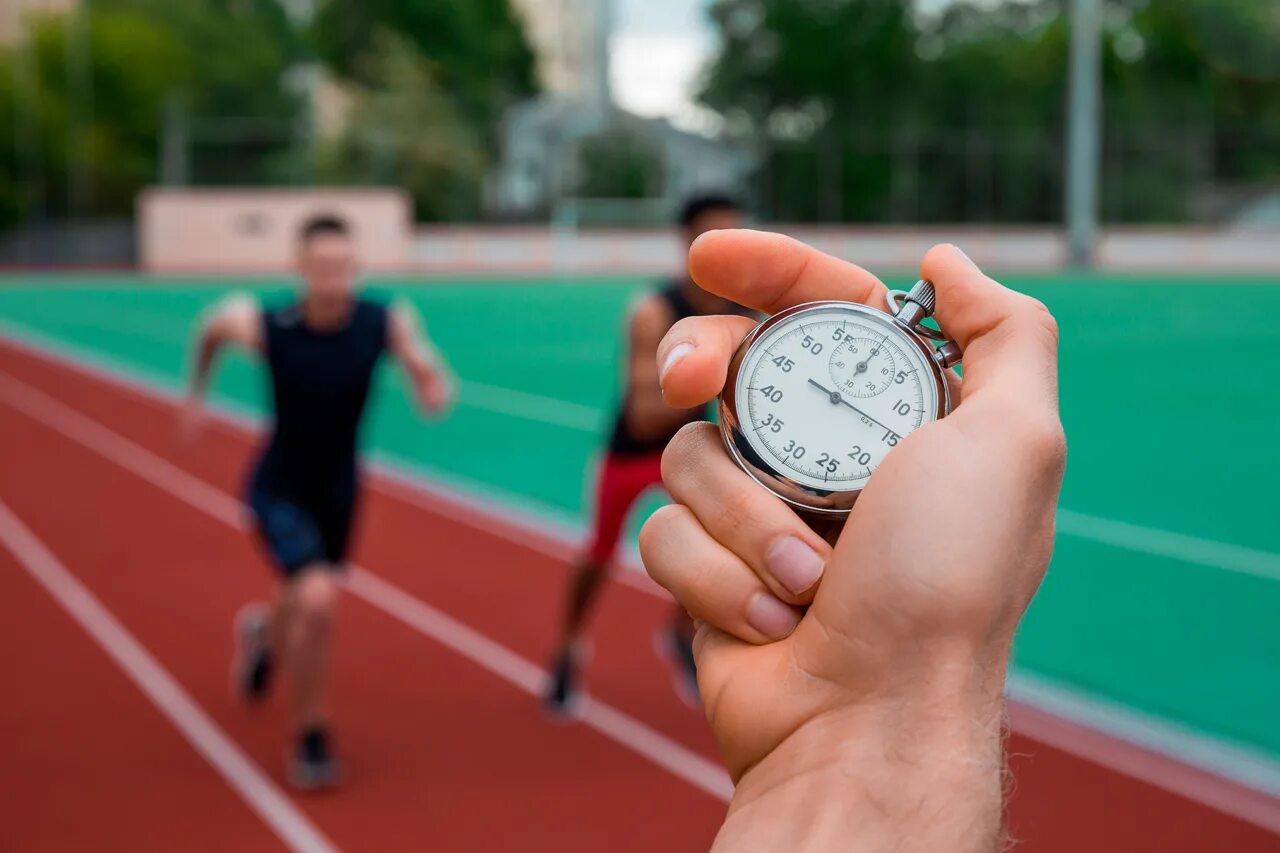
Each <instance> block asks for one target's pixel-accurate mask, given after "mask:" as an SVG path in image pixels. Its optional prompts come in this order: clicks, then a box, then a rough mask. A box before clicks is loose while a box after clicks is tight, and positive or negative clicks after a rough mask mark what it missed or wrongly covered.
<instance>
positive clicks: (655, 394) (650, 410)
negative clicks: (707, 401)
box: [625, 297, 689, 441]
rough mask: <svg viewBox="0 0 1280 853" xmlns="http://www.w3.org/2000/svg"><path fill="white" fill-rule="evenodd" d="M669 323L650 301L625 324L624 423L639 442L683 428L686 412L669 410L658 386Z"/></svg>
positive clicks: (668, 318) (657, 304) (656, 301)
mask: <svg viewBox="0 0 1280 853" xmlns="http://www.w3.org/2000/svg"><path fill="white" fill-rule="evenodd" d="M670 325H671V319H670V317H668V316H667V315H666V311H665V310H664V309H663V306H662V304H661V303H660V302H659V301H658V300H657V299H655V298H653V297H649V298H647V299H645V300H644V301H643V302H640V303H638V304H637V305H636V307H635V308H634V309H633V310H632V312H631V318H630V320H629V321H628V326H627V328H628V352H627V361H626V364H627V397H626V403H625V405H626V415H625V417H626V419H627V426H628V427H629V428H630V429H631V433H632V435H634V436H635V437H636V438H638V439H640V440H641V441H646V440H649V439H653V438H659V437H661V436H663V435H666V434H669V433H670V432H672V431H673V430H675V429H678V428H680V427H681V426H684V424H685V422H686V421H687V420H688V411H689V410H687V409H672V408H671V407H670V406H668V405H667V402H666V400H664V399H663V397H662V388H661V386H660V385H659V383H658V363H657V362H658V344H659V343H661V342H662V338H663V336H664V335H666V333H667V329H668V328H669V326H670Z"/></svg>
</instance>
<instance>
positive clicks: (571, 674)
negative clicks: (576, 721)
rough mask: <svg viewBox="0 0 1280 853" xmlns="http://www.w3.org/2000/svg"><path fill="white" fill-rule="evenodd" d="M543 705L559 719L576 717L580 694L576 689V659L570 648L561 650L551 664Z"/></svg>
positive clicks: (580, 703)
mask: <svg viewBox="0 0 1280 853" xmlns="http://www.w3.org/2000/svg"><path fill="white" fill-rule="evenodd" d="M542 702H543V705H544V706H545V707H546V709H547V711H549V712H550V713H551V714H552V716H555V717H557V718H560V719H569V718H573V717H577V716H578V715H579V712H580V711H581V709H582V694H581V692H580V691H579V689H578V661H577V659H576V655H575V654H574V651H573V650H572V649H569V650H567V651H564V652H561V653H560V656H559V657H557V658H556V659H555V661H554V662H553V663H552V665H551V677H550V678H549V679H548V681H547V692H546V694H545V695H544V696H543V697H542Z"/></svg>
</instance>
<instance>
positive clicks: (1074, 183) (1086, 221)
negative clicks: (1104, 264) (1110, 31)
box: [1066, 0, 1102, 269]
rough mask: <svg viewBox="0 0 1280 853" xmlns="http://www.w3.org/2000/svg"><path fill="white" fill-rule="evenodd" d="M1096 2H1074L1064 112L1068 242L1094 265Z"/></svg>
mask: <svg viewBox="0 0 1280 853" xmlns="http://www.w3.org/2000/svg"><path fill="white" fill-rule="evenodd" d="M1101 72H1102V9H1101V0H1073V2H1072V10H1071V73H1070V87H1071V88H1070V93H1069V102H1068V110H1067V174H1066V180H1067V186H1066V207H1067V209H1066V216H1067V241H1068V244H1069V246H1070V253H1071V264H1072V265H1073V266H1076V267H1081V268H1086V269H1087V268H1089V267H1092V266H1093V261H1094V250H1095V246H1096V244H1097V239H1098V189H1099V182H1100V177H1101V176H1100V165H1099V161H1100V159H1101V155H1102V104H1101V101H1102V81H1101V76H1102V73H1101Z"/></svg>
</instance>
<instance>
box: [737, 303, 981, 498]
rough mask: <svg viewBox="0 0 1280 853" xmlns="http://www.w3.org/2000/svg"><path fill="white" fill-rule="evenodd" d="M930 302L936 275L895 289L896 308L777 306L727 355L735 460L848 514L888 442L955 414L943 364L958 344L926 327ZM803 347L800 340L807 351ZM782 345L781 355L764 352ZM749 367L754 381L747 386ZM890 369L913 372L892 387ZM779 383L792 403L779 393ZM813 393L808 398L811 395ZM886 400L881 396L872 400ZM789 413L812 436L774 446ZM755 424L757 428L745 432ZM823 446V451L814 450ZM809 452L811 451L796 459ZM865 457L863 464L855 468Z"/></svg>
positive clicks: (896, 374) (759, 477) (956, 353)
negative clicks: (778, 308)
mask: <svg viewBox="0 0 1280 853" xmlns="http://www.w3.org/2000/svg"><path fill="white" fill-rule="evenodd" d="M934 302H935V294H934V289H933V285H932V283H930V282H928V281H921V282H918V283H917V284H916V285H915V287H913V288H912V289H911V291H910V292H909V293H904V292H902V291H890V292H889V294H888V295H887V297H886V303H887V307H888V309H889V313H886V312H884V311H880V310H877V309H875V308H872V307H869V306H866V305H862V304H859V303H853V302H840V301H823V302H809V303H805V304H803V305H796V306H794V307H792V308H788V309H786V310H785V311H781V312H779V313H777V314H775V315H773V316H772V317H769V318H768V319H766V320H765V321H764V322H762V323H761V324H760V325H758V326H757V327H756V328H755V329H753V330H752V331H751V332H750V334H748V335H747V336H746V338H744V339H743V341H742V343H741V344H740V345H739V347H738V349H737V352H736V353H735V354H734V357H733V359H732V360H731V361H730V363H729V371H728V376H727V378H726V382H725V386H724V390H723V392H722V393H721V395H720V401H719V419H720V433H721V436H722V437H723V438H724V442H725V445H726V446H727V447H728V449H729V453H730V454H731V455H732V456H733V458H734V460H735V461H736V462H737V463H738V465H739V466H741V468H742V469H743V470H744V471H745V472H746V473H747V474H749V475H750V476H751V477H752V478H753V479H754V480H755V481H756V482H758V483H759V484H760V485H761V486H763V487H764V488H766V489H768V490H769V491H771V492H773V493H774V494H775V495H777V496H778V497H779V498H781V499H782V500H784V501H786V502H787V503H788V504H790V505H791V506H793V507H795V508H797V509H799V510H803V511H805V512H806V513H811V514H815V515H818V516H824V517H828V518H836V517H842V516H845V515H848V513H849V511H850V510H851V509H852V508H853V505H854V503H855V502H856V501H857V499H858V496H859V495H860V494H861V493H862V490H863V489H864V488H865V487H866V483H867V481H868V480H869V479H870V477H871V475H872V474H873V473H874V471H875V469H876V468H878V467H879V464H881V463H882V462H883V457H884V456H885V455H887V453H889V452H891V449H892V447H896V446H897V443H898V441H899V440H900V439H901V438H903V437H905V436H906V435H907V434H909V433H910V432H912V431H914V430H915V429H917V428H919V427H920V426H923V425H924V424H925V423H927V422H929V421H932V420H936V419H937V418H941V417H945V416H946V415H947V414H949V413H950V412H951V406H952V400H951V390H950V387H949V385H948V383H947V380H946V375H945V374H946V371H947V370H948V369H949V368H950V367H952V366H954V365H955V364H957V363H958V362H959V361H960V350H959V347H957V346H956V344H955V343H954V342H952V341H949V340H947V339H946V338H945V337H943V336H942V335H941V334H940V333H939V332H937V331H936V330H934V329H932V328H930V327H929V326H924V325H922V322H923V321H924V320H925V319H926V318H927V317H929V316H931V315H932V314H933V309H934ZM806 324H808V325H806ZM797 330H798V331H797ZM841 330H844V332H843V335H842V331H841ZM882 335H883V337H881V336H882ZM801 336H802V340H801ZM876 339H879V340H878V341H877V340H876ZM788 340H790V341H793V342H792V343H791V344H789V345H787V346H790V353H791V354H792V355H794V356H795V358H788V357H786V356H787V352H788V351H787V350H786V349H784V348H783V347H784V345H783V344H781V343H780V342H781V341H788ZM797 346H803V348H804V349H803V353H804V354H803V355H801V354H800V351H798V350H796V347H797ZM815 351H817V352H816V353H815V354H814V355H812V356H811V355H810V353H814V352H815ZM775 352H781V353H782V354H781V355H779V356H778V357H776V358H768V356H772V355H773V354H774V353H775ZM820 355H821V356H825V358H823V357H820ZM766 360H767V361H768V362H769V364H765V361H766ZM774 365H777V367H774ZM868 365H870V368H869V367H868ZM900 368H901V369H900ZM793 369H794V371H793ZM782 370H785V371H786V373H787V376H785V377H784V375H783V373H782V372H781V371H782ZM744 371H746V372H744ZM771 376H773V377H777V380H776V383H777V384H776V387H775V384H773V383H774V381H775V380H769V381H770V384H767V385H764V387H763V388H762V387H760V383H762V382H764V381H766V380H768V377H771ZM753 377H754V381H755V382H756V384H755V385H751V384H750V383H751V381H752V379H753ZM761 377H764V378H761ZM784 379H785V383H787V384H784V382H783V380H784ZM895 379H896V380H897V381H898V382H899V383H904V379H909V382H905V383H904V384H900V385H898V386H895V385H893V384H892V383H893V382H894V380H895ZM810 386H811V387H810ZM784 388H785V390H786V394H785V397H786V400H787V401H788V402H784V395H783V393H782V392H783V389H784ZM889 389H894V391H891V390H889ZM898 389H908V390H907V391H903V392H902V393H899V394H898V399H896V400H895V404H894V406H892V407H890V408H888V409H886V405H887V400H889V399H891V398H893V396H894V393H895V391H897V390H898ZM810 391H812V396H806V395H808V394H809V392H810ZM760 392H764V393H763V395H762V396H761V394H760ZM753 394H754V395H755V399H757V400H759V399H763V401H764V402H763V407H762V406H760V405H756V404H754V403H753V402H752V400H749V399H746V398H747V397H749V396H751V395H753ZM884 395H888V396H884ZM880 398H883V400H884V401H886V402H876V400H877V399H880ZM791 401H798V402H791ZM827 403H830V406H828V405H827ZM815 407H816V408H815ZM899 407H900V408H899ZM765 410H768V414H767V415H764V414H763V412H764V411H765ZM900 415H901V416H902V417H899V416H900ZM815 419H817V420H822V421H824V422H823V424H822V425H821V426H822V429H818V428H817V427H815V426H814V420H815ZM825 419H829V420H825ZM784 420H787V421H788V422H789V423H790V424H791V426H789V427H788V430H794V429H795V426H794V425H795V423H796V422H797V421H801V422H802V423H804V424H806V425H807V426H806V428H805V429H807V433H805V431H804V430H802V434H799V435H798V437H799V438H801V439H802V444H809V445H811V446H810V447H808V448H806V447H805V446H799V447H798V449H795V448H797V442H796V440H795V437H793V438H792V440H790V441H788V442H787V443H786V445H782V444H781V441H779V442H778V443H777V445H776V446H775V445H774V444H770V443H769V438H777V439H785V438H787V437H788V435H787V434H786V433H783V434H781V435H776V436H775V435H773V434H774V433H780V432H781V430H780V428H779V424H780V423H782V422H783V421H784ZM748 431H750V432H752V433H754V435H753V436H751V437H749V436H748V435H747V433H748ZM815 431H816V434H818V435H820V436H821V438H819V439H816V440H813V441H803V439H804V434H807V435H809V436H810V437H812V436H814V435H815ZM882 432H883V434H881V433H882ZM762 435H763V436H768V437H769V438H762V437H761V436H762ZM846 437H849V439H850V441H852V440H856V441H858V442H859V444H857V445H854V446H853V448H852V449H853V450H854V451H855V452H854V453H846V452H845V451H847V450H848V449H849V442H848V441H845V443H844V445H843V446H839V447H837V445H841V442H842V441H844V440H845V438H846ZM872 443H875V444H876V446H875V448H874V451H875V452H874V454H873V453H872V452H869V451H870V450H872V448H871V447H870V445H871V444H872ZM812 445H821V447H815V446H812ZM864 446H865V447H866V448H867V451H865V452H864ZM819 450H822V451H825V452H822V453H821V455H819V453H818V451H819ZM782 451H789V452H786V453H784V452H782ZM837 451H838V452H837ZM806 452H808V453H809V455H808V457H807V458H805V459H803V461H802V462H801V461H799V460H801V459H802V457H803V456H804V454H805V453H806ZM793 455H794V458H793ZM846 457H847V458H846ZM873 457H874V459H876V460H878V461H873ZM814 462H816V463H817V467H816V468H815V467H814ZM859 467H861V468H862V469H863V470H860V471H852V470H851V469H856V468H859ZM837 472H838V473H837ZM831 477H834V479H828V478H831Z"/></svg>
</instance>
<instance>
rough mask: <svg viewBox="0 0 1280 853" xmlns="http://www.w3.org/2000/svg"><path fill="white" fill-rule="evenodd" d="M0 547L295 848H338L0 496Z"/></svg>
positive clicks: (321, 852)
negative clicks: (1, 545)
mask: <svg viewBox="0 0 1280 853" xmlns="http://www.w3.org/2000/svg"><path fill="white" fill-rule="evenodd" d="M0 544H3V545H4V547H5V548H6V549H7V550H8V551H9V552H10V553H12V554H13V556H14V557H16V558H17V560H18V563H19V564H20V565H21V566H22V567H23V568H24V569H25V570H26V572H27V574H29V575H30V576H31V577H32V579H33V580H35V581H36V582H37V583H38V584H40V586H42V587H44V590H45V592H47V593H48V594H49V595H50V596H51V597H52V598H53V599H54V601H56V602H57V603H58V604H59V605H61V607H62V609H63V610H65V611H66V612H67V615H69V616H70V617H71V618H72V619H74V620H75V621H76V622H77V623H78V624H79V625H80V627H81V628H83V629H84V631H85V632H86V633H87V634H88V635H89V636H90V637H91V638H92V639H93V640H94V642H96V643H97V645H98V647H99V648H101V649H102V651H103V652H105V653H106V655H107V656H108V657H110V658H111V659H112V660H113V661H115V663H116V665H117V666H118V667H120V669H121V670H122V671H123V672H124V674H125V675H126V676H128V677H129V680H130V681H132V682H133V683H134V686H136V687H137V688H138V689H139V690H141V691H142V693H143V695H145V696H146V697H147V698H148V699H150V700H151V703H152V704H153V705H155V707H156V708H157V710H159V711H160V713H162V714H163V715H164V716H165V717H167V718H168V720H169V722H170V723H172V724H173V727H174V728H176V729H177V730H178V731H179V732H180V733H181V734H182V736H183V737H184V738H186V740H187V743H189V744H191V747H192V748H193V749H195V751H196V752H198V753H199V754H200V755H201V756H203V757H204V759H205V760H206V761H208V762H209V764H210V765H211V766H212V767H213V769H214V770H216V771H217V772H218V774H219V775H220V776H221V777H222V778H223V779H224V780H225V781H226V783H227V784H228V785H230V786H231V788H232V789H233V790H234V791H235V792H236V793H237V794H239V795H240V798H241V799H242V800H244V801H245V803H246V804H247V805H248V806H249V808H251V809H252V810H253V811H255V812H257V814H258V816H259V817H261V818H262V820H263V821H265V822H266V824H267V826H269V827H271V829H272V831H274V832H275V834H276V835H278V836H279V837H280V840H281V841H283V842H284V843H285V844H286V845H287V846H288V847H289V848H290V849H292V850H297V851H307V853H326V851H336V850H337V847H336V846H335V845H334V844H333V842H332V841H330V840H329V839H328V838H326V837H325V836H324V834H323V833H322V832H321V831H320V830H319V829H318V828H317V827H316V826H315V825H314V824H313V823H312V822H311V821H310V820H309V819H308V818H307V816H306V815H304V814H303V813H302V812H301V810H299V809H298V807H297V806H295V805H294V804H293V802H292V801H290V799H289V798H288V797H287V796H286V795H285V794H284V792H283V791H281V790H280V789H279V788H278V787H277V786H276V784H275V783H274V782H272V781H271V780H270V779H269V778H268V777H267V776H266V774H264V773H263V772H262V770H260V769H259V768H258V766H257V765H256V764H254V763H253V762H252V761H250V760H249V758H248V756H246V755H245V754H244V753H243V752H242V751H241V750H240V748H239V747H238V746H237V745H236V744H235V742H234V741H233V740H231V738H230V737H229V736H228V735H227V734H226V733H225V732H223V731H222V729H221V728H219V727H218V724H217V723H215V722H214V721H213V720H212V719H210V717H209V716H208V715H207V714H206V713H205V712H204V710H203V709H202V708H201V707H200V706H199V705H198V704H196V702H195V700H194V699H192V698H191V696H190V695H189V694H188V693H187V692H186V691H185V690H183V689H182V687H181V686H180V685H179V684H178V682H177V681H176V680H175V679H174V677H173V676H172V675H170V674H169V671H168V670H166V669H165V668H164V667H163V666H162V665H161V664H160V662H159V661H157V660H156V659H155V658H154V657H153V656H152V655H151V653H150V652H149V651H147V649H146V647H145V646H143V645H142V644H141V643H140V642H138V640H137V639H136V638H135V637H134V636H133V635H132V634H131V633H129V630H128V629H127V628H125V627H124V626H123V625H121V624H120V622H119V620H117V619H116V618H115V616H113V615H112V614H111V612H110V611H109V610H107V608H106V607H105V606H103V604H102V602H100V601H99V600H98V599H97V598H96V597H95V596H94V595H93V593H92V592H90V591H89V590H88V588H86V587H85V586H84V584H82V583H81V582H80V581H79V580H78V579H77V578H76V577H75V575H73V574H72V573H71V572H70V571H69V570H68V569H67V568H66V567H65V566H64V565H62V563H61V562H60V561H59V560H58V558H57V557H55V556H54V555H53V553H52V552H50V551H49V549H48V548H47V547H45V545H44V543H43V542H41V541H40V540H39V539H37V538H36V536H35V534H33V533H32V532H31V531H30V530H29V529H28V528H27V527H26V525H25V524H23V523H22V521H21V520H20V519H19V518H18V517H17V516H16V515H14V514H13V511H12V510H10V509H9V507H8V506H6V505H5V504H4V503H3V502H2V501H0Z"/></svg>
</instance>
